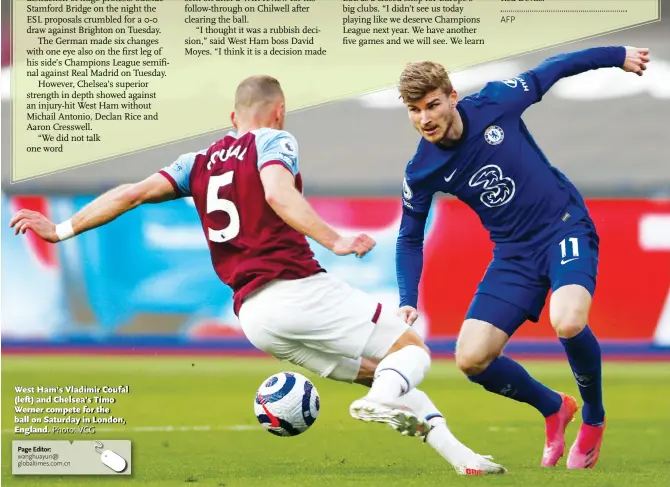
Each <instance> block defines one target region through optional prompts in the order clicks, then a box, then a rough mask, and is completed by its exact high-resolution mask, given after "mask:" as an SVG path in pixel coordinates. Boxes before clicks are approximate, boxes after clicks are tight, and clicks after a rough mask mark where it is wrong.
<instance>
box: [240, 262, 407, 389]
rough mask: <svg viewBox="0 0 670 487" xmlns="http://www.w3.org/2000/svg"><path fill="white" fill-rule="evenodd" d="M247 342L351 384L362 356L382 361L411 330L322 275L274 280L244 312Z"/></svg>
mask: <svg viewBox="0 0 670 487" xmlns="http://www.w3.org/2000/svg"><path fill="white" fill-rule="evenodd" d="M239 319H240V325H241V327H242V330H243V331H244V334H245V335H246V337H247V339H248V340H249V341H250V342H251V343H252V344H253V345H254V346H255V347H256V348H258V349H260V350H263V351H264V352H267V353H269V354H270V355H272V356H274V357H276V358H278V359H279V360H286V361H289V362H291V363H293V364H296V365H299V366H302V367H305V368H306V369H308V370H311V371H312V372H314V373H317V374H319V375H320V376H321V377H329V378H331V379H335V380H341V381H345V382H351V381H353V380H354V379H355V378H356V376H357V375H358V371H359V368H360V364H361V358H363V357H366V358H371V359H377V360H381V359H382V358H384V356H385V355H386V354H387V352H388V350H389V349H390V348H391V346H392V345H393V344H394V343H395V342H396V341H397V340H398V338H400V336H402V335H403V334H404V333H405V332H406V331H407V330H408V329H409V326H408V325H407V324H406V323H405V322H404V321H402V320H401V319H400V318H398V317H397V316H396V315H395V313H394V312H391V311H389V310H386V309H385V308H382V306H381V304H380V303H379V302H377V301H376V300H375V299H374V298H372V297H371V296H370V295H368V294H366V293H364V292H363V291H360V290H358V289H355V288H353V287H352V286H350V285H349V284H347V283H345V282H344V281H342V280H340V279H338V278H336V277H334V276H332V275H330V274H328V273H325V272H321V273H319V274H316V275H314V276H310V277H307V278H304V279H296V280H274V281H272V282H270V283H268V284H266V285H265V286H263V287H262V288H260V289H259V290H257V291H255V292H254V293H252V294H250V295H249V296H248V297H247V299H245V301H244V303H243V304H242V306H241V308H240V311H239Z"/></svg>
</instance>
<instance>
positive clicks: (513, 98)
mask: <svg viewBox="0 0 670 487" xmlns="http://www.w3.org/2000/svg"><path fill="white" fill-rule="evenodd" d="M647 62H649V50H648V49H646V48H645V49H638V48H635V47H624V46H605V47H592V48H589V49H583V50H581V51H574V52H569V53H564V54H559V55H556V56H553V57H550V58H548V59H545V60H544V61H543V62H542V63H540V64H539V65H538V66H536V67H535V68H533V69H531V70H529V71H526V72H525V73H522V74H520V75H518V76H516V77H515V78H511V79H508V80H504V81H496V82H493V83H489V84H487V86H486V87H485V88H484V89H483V90H482V94H483V95H484V96H485V97H488V98H490V99H494V100H495V101H496V102H498V103H500V104H502V105H503V106H505V107H507V108H511V109H516V110H518V111H519V112H523V111H524V110H525V109H526V108H528V107H529V106H530V105H532V104H534V103H537V102H538V101H540V100H541V99H542V97H543V96H544V95H545V94H546V93H547V92H548V91H549V90H550V89H551V87H552V86H554V85H555V84H556V83H557V82H558V81H560V80H561V79H563V78H567V77H570V76H574V75H577V74H581V73H584V72H586V71H590V70H594V69H600V68H615V67H617V68H621V69H623V70H624V71H628V72H632V73H636V74H638V75H642V73H643V72H644V70H646V63H647Z"/></svg>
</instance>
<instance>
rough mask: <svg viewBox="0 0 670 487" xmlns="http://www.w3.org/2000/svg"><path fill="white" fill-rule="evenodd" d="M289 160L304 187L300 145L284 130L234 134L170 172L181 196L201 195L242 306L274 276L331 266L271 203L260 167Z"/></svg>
mask: <svg viewBox="0 0 670 487" xmlns="http://www.w3.org/2000/svg"><path fill="white" fill-rule="evenodd" d="M270 164H281V165H282V166H283V167H285V168H286V169H287V170H288V171H291V173H292V174H293V176H294V177H295V180H296V187H297V189H298V190H299V191H302V177H301V175H300V167H299V149H298V143H297V141H296V140H295V138H294V137H293V136H292V135H291V134H290V133H288V132H286V131H283V130H275V129H269V128H262V129H257V130H253V131H250V132H248V133H245V134H243V135H241V136H239V137H238V136H237V135H236V134H235V133H232V132H231V133H229V134H227V135H226V136H225V137H223V138H222V139H220V140H218V141H217V142H215V143H214V144H212V145H211V146H209V148H207V149H204V150H202V151H199V152H194V153H189V154H184V155H182V156H180V157H179V158H178V159H177V160H176V161H174V162H173V163H172V164H171V165H170V166H168V167H166V168H164V169H162V170H161V171H160V174H162V175H163V176H165V177H166V178H167V179H168V180H169V181H170V182H171V183H172V185H173V186H174V188H175V190H176V191H177V193H178V195H179V196H180V197H189V196H191V197H193V202H194V203H195V208H196V210H197V212H198V216H199V217H200V220H201V222H202V229H203V231H204V234H205V237H206V239H207V244H208V245H209V250H210V254H211V257H212V264H213V266H214V270H215V271H216V274H217V275H218V276H219V278H220V279H221V280H222V281H223V282H224V283H225V284H227V285H228V286H230V287H231V288H232V290H233V292H234V310H235V313H238V312H239V309H240V306H241V304H242V302H243V301H244V298H245V297H246V296H247V295H248V294H249V293H251V292H252V291H254V290H256V289H258V288H260V287H261V286H263V285H264V284H267V283H268V282H270V281H272V280H273V279H300V278H304V277H309V276H311V275H314V274H316V273H318V272H323V271H324V269H323V268H322V267H321V266H320V265H319V263H318V262H317V261H316V260H315V258H314V254H313V252H312V250H311V248H310V246H309V243H308V242H307V239H306V238H305V236H304V235H302V234H301V233H300V232H298V231H296V230H294V229H293V228H291V227H290V226H289V225H288V224H286V223H285V222H284V221H283V220H282V219H281V218H280V217H279V216H278V215H277V214H276V213H275V212H274V210H273V209H272V208H271V207H270V206H269V205H268V203H267V202H266V201H265V191H264V189H263V184H262V182H261V179H260V170H261V169H262V168H263V167H265V166H267V165H270Z"/></svg>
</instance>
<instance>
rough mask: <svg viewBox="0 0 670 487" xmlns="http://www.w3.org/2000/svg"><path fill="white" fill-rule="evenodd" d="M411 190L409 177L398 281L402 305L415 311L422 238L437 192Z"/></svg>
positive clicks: (404, 192)
mask: <svg viewBox="0 0 670 487" xmlns="http://www.w3.org/2000/svg"><path fill="white" fill-rule="evenodd" d="M415 186H416V187H414V188H412V187H410V184H409V183H408V178H407V176H405V179H404V180H403V183H402V211H403V214H402V219H401V222H400V230H399V232H398V239H397V241H396V278H397V281H398V292H399V294H400V306H405V305H409V306H413V307H414V308H416V306H417V303H418V299H419V282H420V280H421V272H422V269H423V239H424V232H425V229H426V222H427V219H428V213H429V212H430V207H431V204H432V202H433V196H434V191H430V190H429V189H427V188H426V185H425V184H418V185H415Z"/></svg>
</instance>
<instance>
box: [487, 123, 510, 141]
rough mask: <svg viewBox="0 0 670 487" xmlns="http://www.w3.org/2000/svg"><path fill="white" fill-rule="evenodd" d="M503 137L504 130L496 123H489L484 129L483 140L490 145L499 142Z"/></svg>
mask: <svg viewBox="0 0 670 487" xmlns="http://www.w3.org/2000/svg"><path fill="white" fill-rule="evenodd" d="M504 138H505V132H503V129H501V128H500V127H498V126H497V125H491V126H490V127H489V128H487V129H486V130H485V131H484V140H485V141H486V142H488V143H489V144H491V145H498V144H500V143H501V142H502V141H503V139H504Z"/></svg>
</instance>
